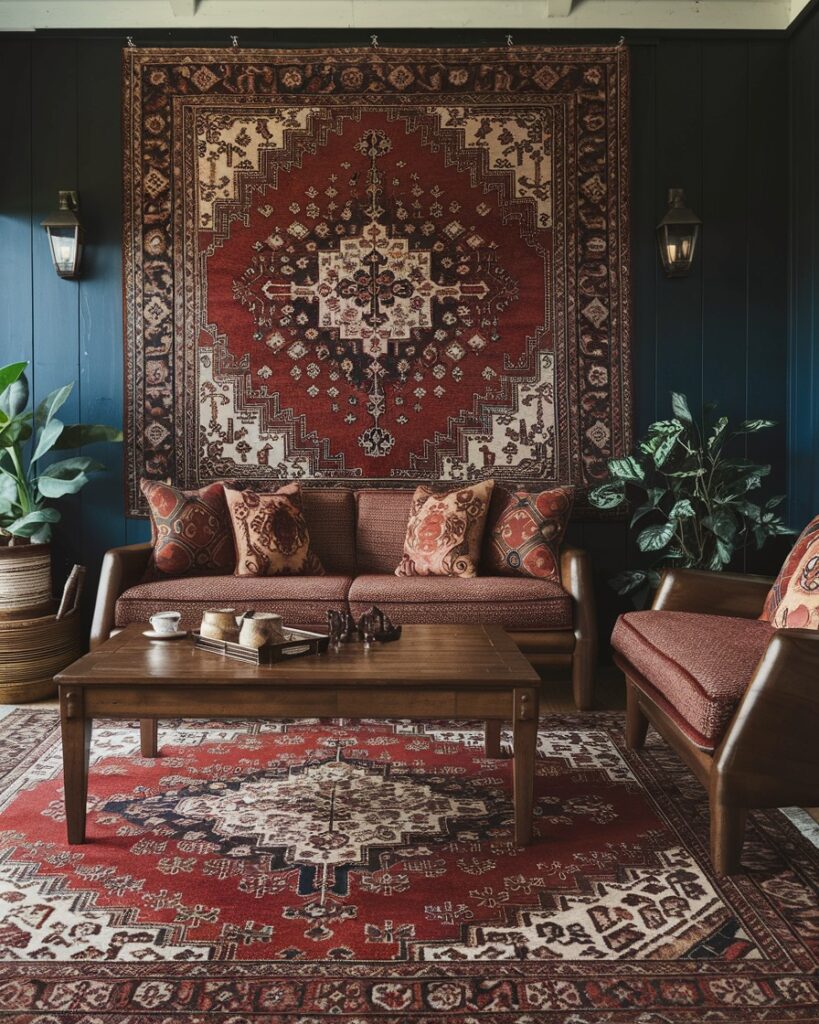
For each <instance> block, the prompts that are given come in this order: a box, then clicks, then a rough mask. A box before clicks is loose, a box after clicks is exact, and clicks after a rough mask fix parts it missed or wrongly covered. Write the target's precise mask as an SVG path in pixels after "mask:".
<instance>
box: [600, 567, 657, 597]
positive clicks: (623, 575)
mask: <svg viewBox="0 0 819 1024" xmlns="http://www.w3.org/2000/svg"><path fill="white" fill-rule="evenodd" d="M650 575H651V573H650V572H649V570H647V569H629V570H627V571H626V572H620V573H618V574H617V575H616V576H612V578H611V579H610V580H609V583H610V584H611V586H612V587H613V588H614V590H616V591H617V593H618V594H633V593H634V591H635V590H639V589H640V587H647V586H649V576H650Z"/></svg>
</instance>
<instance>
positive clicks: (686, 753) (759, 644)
mask: <svg viewBox="0 0 819 1024" xmlns="http://www.w3.org/2000/svg"><path fill="white" fill-rule="evenodd" d="M770 585H771V580H768V579H765V578H763V577H759V576H743V575H737V574H732V573H708V572H696V571H693V570H681V569H674V570H670V571H668V572H666V573H665V575H664V576H663V579H662V582H661V585H660V588H659V590H658V591H657V595H656V597H655V599H654V603H653V605H652V609H651V610H650V611H643V612H631V613H628V614H626V615H623V616H621V617H620V619H618V621H617V624H616V626H615V629H614V633H613V635H612V646H613V647H614V651H615V655H614V657H615V662H616V663H617V665H618V666H619V667H620V668H621V669H622V670H623V672H624V673H625V676H626V685H627V720H626V741H627V744H628V746H629V748H630V749H632V750H639V749H640V748H641V747H642V746H643V743H644V741H645V737H646V731H647V729H648V726H649V724H651V725H653V726H654V727H655V728H656V729H657V731H658V732H659V733H660V734H661V735H662V736H663V737H664V738H665V740H666V741H667V742H668V743H669V744H670V745H671V746H672V747H673V748H674V750H675V751H676V752H677V753H678V754H679V756H680V757H681V758H682V760H683V761H684V762H685V763H686V764H687V765H688V767H689V768H690V769H691V770H692V771H693V772H694V774H695V775H696V777H697V778H698V779H699V781H700V782H701V783H702V784H703V786H705V788H706V789H707V790H708V795H709V801H710V813H711V858H712V861H713V864H714V867H715V869H716V870H717V871H719V872H723V873H726V874H728V873H731V872H733V871H736V870H737V869H738V867H739V861H740V855H741V852H742V843H743V837H744V829H745V819H746V815H747V812H748V811H749V810H750V809H753V808H757V807H783V806H789V805H793V804H796V805H801V806H815V805H816V804H817V803H819V743H817V741H816V722H817V711H819V632H817V631H815V630H803V629H773V628H772V627H771V626H770V625H769V624H768V623H766V622H760V621H759V620H758V618H757V617H758V616H759V614H760V612H761V611H762V606H763V604H764V601H765V597H766V594H767V592H768V589H769V587H770Z"/></svg>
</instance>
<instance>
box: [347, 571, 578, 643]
mask: <svg viewBox="0 0 819 1024" xmlns="http://www.w3.org/2000/svg"><path fill="white" fill-rule="evenodd" d="M374 604H376V605H378V607H379V608H380V609H381V610H382V611H383V612H386V613H387V615H389V617H390V618H391V619H392V620H393V622H395V623H438V622H440V623H452V624H459V623H486V624H492V625H499V626H504V627H505V628H506V629H516V630H524V629H572V628H573V627H572V599H571V597H569V595H568V594H567V593H566V592H565V591H564V590H563V589H562V588H561V587H560V586H558V584H556V583H553V582H551V581H550V580H535V579H522V578H521V579H516V578H510V577H504V576H477V577H475V578H473V579H462V578H458V577H454V576H395V575H393V574H390V575H385V574H377V575H364V576H359V577H357V579H356V580H355V581H354V582H353V585H352V587H350V610H351V611H352V613H353V615H355V616H358V615H361V613H362V612H364V611H366V610H367V609H368V608H369V607H370V606H371V605H374Z"/></svg>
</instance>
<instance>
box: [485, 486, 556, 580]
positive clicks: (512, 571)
mask: <svg viewBox="0 0 819 1024" xmlns="http://www.w3.org/2000/svg"><path fill="white" fill-rule="evenodd" d="M573 504H574V488H573V487H556V488H554V489H553V490H550V491H540V493H537V494H532V493H530V492H529V491H515V493H514V494H512V493H510V492H509V491H501V490H499V491H497V492H496V493H495V500H494V501H493V503H492V505H493V508H492V513H493V514H492V521H491V523H490V525H489V526H488V528H487V534H488V537H487V544H486V553H485V558H484V563H485V565H486V567H487V569H489V571H490V572H493V573H497V574H498V575H499V576H534V577H536V578H537V579H544V580H553V581H554V582H555V583H560V542H561V541H562V540H563V535H564V533H565V532H566V526H567V525H568V522H569V516H570V515H571V511H572V505H573ZM498 505H500V508H499V509H498V510H497V512H496V511H495V510H496V508H497V507H498Z"/></svg>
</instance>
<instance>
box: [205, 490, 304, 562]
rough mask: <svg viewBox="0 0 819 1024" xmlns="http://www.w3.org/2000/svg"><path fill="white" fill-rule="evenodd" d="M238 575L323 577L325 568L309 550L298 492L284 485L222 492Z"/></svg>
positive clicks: (299, 491) (299, 493) (299, 492)
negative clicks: (265, 491)
mask: <svg viewBox="0 0 819 1024" xmlns="http://www.w3.org/2000/svg"><path fill="white" fill-rule="evenodd" d="M225 496H226V498H227V505H228V510H229V512H230V522H231V526H232V529H233V540H234V543H235V545H236V575H237V576H323V575H324V567H323V566H322V564H321V562H320V561H319V558H318V556H317V555H316V554H315V552H313V551H311V549H310V534H309V532H308V529H307V523H306V521H305V518H304V512H303V511H302V499H301V489H300V487H299V485H298V484H297V483H291V484H285V485H284V487H280V488H279V489H278V490H277V491H273V492H272V493H269V494H262V493H259V492H257V491H250V490H248V491H234V490H232V489H230V488H226V489H225Z"/></svg>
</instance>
